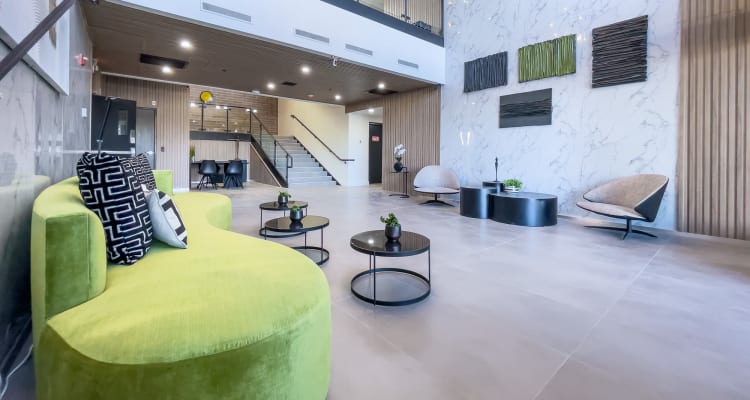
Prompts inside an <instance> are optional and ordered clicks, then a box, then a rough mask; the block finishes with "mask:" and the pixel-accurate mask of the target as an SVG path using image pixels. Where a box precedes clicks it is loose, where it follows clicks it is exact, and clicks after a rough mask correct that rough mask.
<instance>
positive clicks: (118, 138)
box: [91, 96, 135, 152]
mask: <svg viewBox="0 0 750 400" xmlns="http://www.w3.org/2000/svg"><path fill="white" fill-rule="evenodd" d="M108 104H109V114H107V105H108ZM105 115H106V118H107V121H106V124H105V123H104V118H105ZM102 127H104V135H103V136H102V139H103V142H102V150H106V151H127V152H130V151H131V148H132V149H133V151H135V101H132V100H124V99H112V98H107V97H104V96H92V99H91V149H92V150H96V148H97V139H99V132H100V131H101V129H102Z"/></svg>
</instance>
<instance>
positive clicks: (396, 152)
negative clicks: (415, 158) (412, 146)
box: [393, 144, 406, 162]
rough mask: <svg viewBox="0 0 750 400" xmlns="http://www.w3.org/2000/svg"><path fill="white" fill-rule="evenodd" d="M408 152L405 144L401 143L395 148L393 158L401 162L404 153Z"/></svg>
mask: <svg viewBox="0 0 750 400" xmlns="http://www.w3.org/2000/svg"><path fill="white" fill-rule="evenodd" d="M405 153H406V148H405V147H404V145H403V144H400V145H398V146H396V147H394V148H393V158H395V159H396V161H398V162H401V158H403V157H404V154H405Z"/></svg>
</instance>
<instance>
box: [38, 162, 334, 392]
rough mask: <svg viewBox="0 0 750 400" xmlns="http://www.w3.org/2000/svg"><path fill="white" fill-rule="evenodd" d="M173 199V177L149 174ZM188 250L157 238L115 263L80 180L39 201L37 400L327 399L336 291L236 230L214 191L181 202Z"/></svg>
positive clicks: (279, 251) (178, 198)
mask: <svg viewBox="0 0 750 400" xmlns="http://www.w3.org/2000/svg"><path fill="white" fill-rule="evenodd" d="M154 172H155V177H156V180H157V185H158V186H159V188H160V189H161V190H162V191H164V192H166V193H169V194H171V191H172V176H171V172H169V171H154ZM173 199H174V202H175V203H176V205H177V207H178V209H179V210H180V213H181V214H182V217H183V221H184V223H185V225H186V227H187V229H188V249H185V250H182V249H174V248H170V247H167V246H166V245H163V244H161V243H160V242H158V241H154V244H153V246H152V248H151V250H150V251H149V253H148V254H147V255H146V257H144V258H143V259H142V260H140V261H138V262H137V263H136V264H134V265H132V266H120V265H114V264H113V265H108V263H107V260H106V255H105V248H104V231H103V228H102V225H101V223H100V221H99V219H98V218H97V217H96V215H95V214H94V213H93V212H91V211H89V210H88V209H87V208H86V206H85V205H84V204H83V201H82V200H81V196H80V194H79V191H78V179H77V178H71V179H68V180H65V181H62V182H60V183H58V184H55V185H52V186H50V187H49V188H47V189H46V190H45V191H44V192H42V193H41V194H40V195H39V197H38V198H37V200H36V201H35V203H34V209H33V215H32V243H31V247H32V254H31V255H32V257H31V264H32V268H31V284H32V309H33V314H32V316H33V328H34V346H35V350H34V357H35V358H34V359H35V369H36V371H35V373H36V391H37V398H38V399H57V400H60V399H62V400H66V399H71V400H72V399H107V400H112V399H264V400H265V399H324V398H325V397H326V393H327V391H328V383H329V374H330V333H331V316H330V295H329V289H328V284H327V281H326V279H325V277H324V275H323V273H322V272H321V271H320V269H319V268H318V267H317V266H316V265H315V264H314V263H313V262H312V261H310V260H309V259H308V258H307V257H305V256H304V255H302V254H300V253H299V252H297V251H295V250H292V249H290V248H288V247H285V246H282V245H279V244H276V243H272V242H268V241H264V240H260V239H256V238H251V237H248V236H243V235H240V234H236V233H232V232H229V228H230V224H231V203H230V200H229V198H227V197H226V196H221V195H218V194H205V193H184V194H177V195H174V196H173Z"/></svg>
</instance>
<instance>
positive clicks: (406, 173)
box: [388, 167, 409, 199]
mask: <svg viewBox="0 0 750 400" xmlns="http://www.w3.org/2000/svg"><path fill="white" fill-rule="evenodd" d="M391 173H392V174H403V177H404V179H403V182H404V192H403V193H392V194H389V195H388V196H399V197H401V198H402V199H408V198H409V169H408V168H406V167H404V169H402V170H401V171H398V172H396V171H391Z"/></svg>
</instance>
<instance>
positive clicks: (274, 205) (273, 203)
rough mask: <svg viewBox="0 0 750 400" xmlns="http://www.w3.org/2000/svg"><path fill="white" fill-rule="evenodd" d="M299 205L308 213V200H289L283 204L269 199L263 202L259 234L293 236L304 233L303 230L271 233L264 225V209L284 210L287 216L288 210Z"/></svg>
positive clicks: (264, 235)
mask: <svg viewBox="0 0 750 400" xmlns="http://www.w3.org/2000/svg"><path fill="white" fill-rule="evenodd" d="M294 206H297V207H299V208H301V209H303V210H305V211H304V212H305V214H307V202H306V201H289V202H287V203H286V204H285V205H281V204H279V203H278V202H276V201H269V202H268V203H261V204H260V206H258V207H260V229H259V230H258V234H259V235H260V236H263V237H266V236H268V237H272V238H273V237H292V236H299V235H301V234H302V232H292V233H282V232H274V233H271V234H269V232H268V231H266V228H264V227H263V210H266V211H282V212H283V213H284V216H285V217H286V212H287V211H289V209H290V208H292V207H294Z"/></svg>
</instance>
